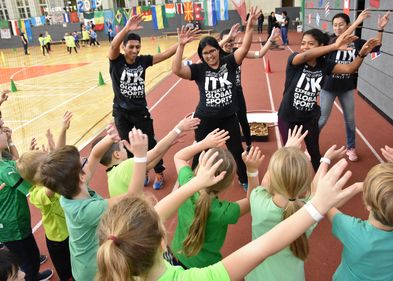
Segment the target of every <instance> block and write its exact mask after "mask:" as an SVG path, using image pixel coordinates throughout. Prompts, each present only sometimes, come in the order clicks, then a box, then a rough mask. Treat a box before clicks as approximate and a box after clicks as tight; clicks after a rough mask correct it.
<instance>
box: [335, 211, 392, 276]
mask: <svg viewBox="0 0 393 281" xmlns="http://www.w3.org/2000/svg"><path fill="white" fill-rule="evenodd" d="M332 226H333V229H332V231H333V235H334V236H336V237H337V238H338V239H339V240H340V242H341V243H342V244H343V252H342V255H341V264H340V265H339V267H338V268H337V270H336V272H335V273H334V275H333V280H334V281H392V280H393V231H384V230H381V229H378V228H376V227H374V226H373V225H371V224H370V223H369V222H368V221H364V220H361V219H358V218H354V217H351V216H347V215H345V214H336V215H335V216H334V217H333V222H332Z"/></svg>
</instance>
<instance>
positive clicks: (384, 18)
mask: <svg viewBox="0 0 393 281" xmlns="http://www.w3.org/2000/svg"><path fill="white" fill-rule="evenodd" d="M389 17H390V11H387V12H386V13H385V14H384V15H383V16H382V17H381V15H378V28H379V29H384V28H385V26H386V25H387V24H388V22H389Z"/></svg>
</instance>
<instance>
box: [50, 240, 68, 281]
mask: <svg viewBox="0 0 393 281" xmlns="http://www.w3.org/2000/svg"><path fill="white" fill-rule="evenodd" d="M45 239H46V247H47V248H48V251H49V255H50V258H51V260H52V263H53V266H54V267H55V269H56V272H57V275H58V276H59V278H60V281H69V280H73V278H72V271H71V258H70V248H69V245H68V238H67V239H66V240H64V241H61V242H56V241H52V240H49V239H48V238H47V237H46V236H45Z"/></svg>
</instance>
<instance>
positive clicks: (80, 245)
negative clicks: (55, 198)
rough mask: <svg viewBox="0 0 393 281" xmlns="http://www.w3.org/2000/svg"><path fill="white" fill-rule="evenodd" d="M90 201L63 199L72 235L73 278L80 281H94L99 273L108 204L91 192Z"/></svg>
mask: <svg viewBox="0 0 393 281" xmlns="http://www.w3.org/2000/svg"><path fill="white" fill-rule="evenodd" d="M89 193H90V196H91V197H90V198H88V199H75V200H74V199H67V198H65V197H64V196H61V197H60V204H61V206H62V207H63V210H64V214H65V216H66V221H67V228H68V233H69V235H70V236H69V243H70V254H71V267H72V275H73V276H74V278H75V280H77V281H92V280H94V277H95V275H96V273H97V259H96V254H97V249H98V237H97V235H96V230H97V226H98V223H99V222H100V219H101V216H102V214H103V213H104V212H105V211H106V209H108V200H105V199H103V198H102V197H101V196H100V195H98V194H97V193H96V192H94V191H93V190H90V189H89Z"/></svg>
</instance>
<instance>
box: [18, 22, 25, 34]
mask: <svg viewBox="0 0 393 281" xmlns="http://www.w3.org/2000/svg"><path fill="white" fill-rule="evenodd" d="M18 26H19V29H20V31H22V32H23V33H24V34H26V25H25V22H24V20H18Z"/></svg>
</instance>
